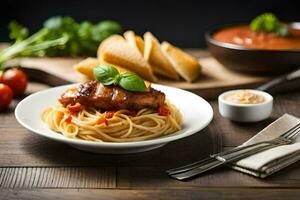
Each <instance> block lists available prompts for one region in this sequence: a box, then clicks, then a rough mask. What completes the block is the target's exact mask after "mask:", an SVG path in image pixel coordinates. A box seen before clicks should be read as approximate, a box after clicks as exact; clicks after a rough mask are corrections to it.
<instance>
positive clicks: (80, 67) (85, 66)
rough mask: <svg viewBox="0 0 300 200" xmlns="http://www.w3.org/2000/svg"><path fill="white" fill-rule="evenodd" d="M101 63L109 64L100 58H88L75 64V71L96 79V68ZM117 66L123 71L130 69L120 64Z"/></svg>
mask: <svg viewBox="0 0 300 200" xmlns="http://www.w3.org/2000/svg"><path fill="white" fill-rule="evenodd" d="M101 64H108V63H105V62H103V61H101V60H99V59H98V58H92V57H89V58H86V59H84V60H82V61H80V62H79V63H77V64H75V65H74V66H73V67H74V69H75V71H77V72H79V73H81V74H83V75H85V76H86V77H87V78H88V79H89V80H94V79H95V78H94V68H95V67H97V66H99V65H101ZM114 67H115V68H117V70H118V71H119V72H120V73H121V72H124V71H128V70H126V69H124V68H122V67H120V66H116V65H114Z"/></svg>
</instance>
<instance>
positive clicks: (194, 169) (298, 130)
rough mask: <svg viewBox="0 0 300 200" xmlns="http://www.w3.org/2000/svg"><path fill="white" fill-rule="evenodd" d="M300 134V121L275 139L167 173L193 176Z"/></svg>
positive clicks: (178, 175) (187, 176)
mask: <svg viewBox="0 0 300 200" xmlns="http://www.w3.org/2000/svg"><path fill="white" fill-rule="evenodd" d="M299 134H300V123H298V124H297V125H296V126H294V127H293V128H291V129H290V130H288V131H286V132H285V133H284V134H282V135H281V136H279V137H277V138H275V139H272V140H269V141H263V142H259V143H255V144H252V145H248V146H242V147H236V148H234V149H232V150H229V151H225V152H221V153H218V154H214V155H211V157H209V158H206V159H204V160H200V161H197V162H195V163H192V164H189V165H186V166H183V167H179V168H175V169H170V170H168V171H167V173H168V174H169V175H170V176H171V177H173V178H175V179H178V180H184V179H188V178H192V177H194V176H196V175H199V174H202V173H204V172H206V171H209V170H211V169H214V168H217V167H220V166H223V165H225V164H226V163H228V162H234V161H238V160H241V159H243V158H246V157H248V156H251V155H254V154H256V153H259V152H262V151H265V150H268V149H271V148H274V147H277V146H281V145H287V144H291V143H293V142H294V141H295V139H296V137H297V136H298V135H299Z"/></svg>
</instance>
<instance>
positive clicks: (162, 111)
mask: <svg viewBox="0 0 300 200" xmlns="http://www.w3.org/2000/svg"><path fill="white" fill-rule="evenodd" d="M158 114H159V115H160V116H168V115H169V114H171V113H170V111H169V109H168V108H167V107H165V106H160V107H159V108H158Z"/></svg>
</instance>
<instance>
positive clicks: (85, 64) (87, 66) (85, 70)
mask: <svg viewBox="0 0 300 200" xmlns="http://www.w3.org/2000/svg"><path fill="white" fill-rule="evenodd" d="M99 64H100V61H99V60H98V59H97V58H86V59H84V60H82V61H80V62H79V63H77V64H75V65H74V66H73V67H74V69H75V70H76V71H77V72H79V73H81V74H83V75H85V76H86V77H87V78H88V79H90V80H94V79H95V78H94V72H93V70H94V67H96V66H98V65H99Z"/></svg>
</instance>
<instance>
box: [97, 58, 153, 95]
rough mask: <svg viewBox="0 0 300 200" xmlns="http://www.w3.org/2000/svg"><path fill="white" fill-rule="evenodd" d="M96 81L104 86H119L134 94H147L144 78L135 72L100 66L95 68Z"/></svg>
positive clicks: (110, 66)
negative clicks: (121, 71)
mask: <svg viewBox="0 0 300 200" xmlns="http://www.w3.org/2000/svg"><path fill="white" fill-rule="evenodd" d="M94 76H95V79H96V80H98V81H99V82H101V83H102V84H103V85H112V84H114V85H119V86H120V87H121V88H123V89H125V90H128V91H132V92H146V91H147V87H146V85H145V82H144V81H143V79H142V78H140V77H139V76H138V75H137V74H135V73H133V72H123V73H121V74H120V73H119V71H118V70H117V69H116V68H115V67H114V66H112V65H108V64H105V65H100V66H98V67H95V68H94Z"/></svg>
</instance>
